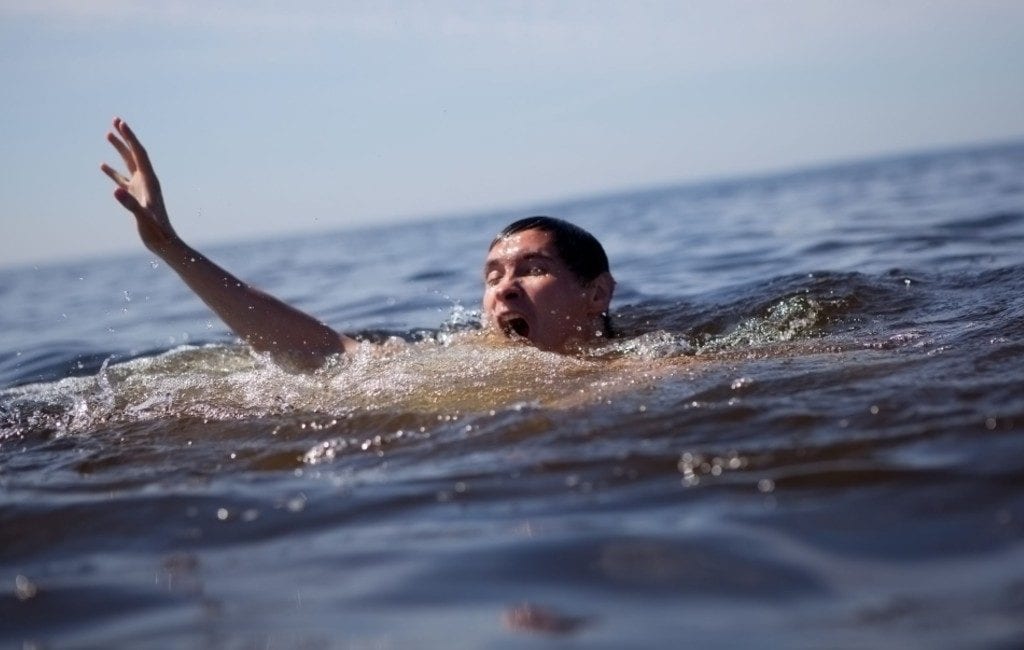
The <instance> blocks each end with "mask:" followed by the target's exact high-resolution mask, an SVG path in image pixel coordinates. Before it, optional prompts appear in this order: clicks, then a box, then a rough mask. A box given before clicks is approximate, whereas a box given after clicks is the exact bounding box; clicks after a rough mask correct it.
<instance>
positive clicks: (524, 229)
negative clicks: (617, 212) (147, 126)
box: [100, 118, 615, 369]
mask: <svg viewBox="0 0 1024 650" xmlns="http://www.w3.org/2000/svg"><path fill="white" fill-rule="evenodd" d="M107 140H108V141H109V142H110V144H111V145H113V147H114V149H116V150H117V152H118V153H119V154H120V156H121V159H122V160H123V161H124V164H125V166H126V167H127V174H122V173H121V172H119V171H117V170H116V169H114V168H113V167H111V166H110V165H108V164H106V163H104V164H102V165H101V166H100V168H101V169H102V170H103V172H104V173H105V174H106V175H107V176H109V177H110V178H111V180H113V181H114V184H115V185H116V186H117V188H116V189H115V190H114V198H116V199H117V200H118V202H120V203H121V205H123V206H124V207H125V208H126V209H127V210H128V211H129V212H131V213H132V214H133V215H135V221H136V224H137V225H138V228H139V236H140V237H141V238H142V243H143V244H145V246H146V248H148V249H149V250H150V251H152V252H153V253H154V254H155V255H157V256H158V257H159V258H160V259H162V260H163V261H164V262H165V263H166V264H167V265H168V266H169V267H171V268H172V269H174V271H175V272H176V273H177V274H178V275H179V276H181V279H182V280H184V281H185V283H186V284H187V285H188V286H189V288H191V289H192V291H194V292H195V293H196V295H198V296H199V297H200V298H201V299H202V300H203V302H205V303H206V304H207V305H208V306H209V307H210V309H212V310H213V311H214V312H216V314H217V315H218V316H220V318H221V319H222V320H223V321H224V322H225V323H226V324H227V325H228V327H230V328H231V329H232V331H234V332H235V334H237V335H238V336H240V337H241V338H242V339H243V340H244V341H245V342H246V343H248V344H249V345H251V346H252V347H253V348H254V349H256V350H258V351H260V352H267V353H269V354H270V355H271V356H272V357H273V358H274V359H275V361H278V362H281V363H284V364H285V365H288V366H298V367H301V368H304V369H316V368H318V367H320V366H321V365H323V363H324V362H325V361H326V360H327V359H328V358H330V357H331V356H333V355H336V354H340V353H352V352H354V351H355V350H356V349H357V348H358V347H359V346H360V343H359V341H357V340H355V339H354V338H352V337H350V336H346V335H345V334H341V333H339V332H336V331H334V330H333V329H331V328H330V327H328V326H327V325H324V324H323V323H321V322H320V321H319V320H317V319H316V318H314V317H312V316H310V315H309V314H306V313H305V312H302V311H300V310H298V309H296V308H295V307H292V306H291V305H288V304H286V303H284V302H282V301H280V300H278V299H277V298H275V297H273V296H271V295H269V294H267V293H264V292H262V291H260V290H259V289H256V288H254V287H251V286H249V285H248V284H246V283H244V282H242V281H241V280H239V279H237V278H236V277H235V276H233V275H232V274H230V273H228V272H227V271H225V270H224V269H223V268H221V267H220V266H218V265H217V264H215V263H214V262H213V261H211V260H210V259H209V258H207V257H206V256H205V255H203V254H201V253H200V252H198V251H197V250H195V249H194V248H192V247H191V246H189V245H188V244H186V243H185V242H184V241H183V240H182V239H181V238H180V237H178V235H177V233H176V232H175V231H174V228H173V227H172V226H171V221H170V218H169V217H168V214H167V208H166V206H165V205H164V199H163V194H162V193H161V191H160V182H159V181H158V180H157V176H156V172H155V171H154V170H153V165H152V163H151V162H150V159H149V155H148V154H147V153H146V149H145V148H144V147H143V146H142V144H141V143H140V142H139V139H138V138H137V137H136V135H135V133H134V132H133V131H132V130H131V128H129V127H128V124H127V123H126V122H125V121H124V120H122V119H120V118H115V119H114V125H113V130H112V131H110V132H109V133H107ZM614 290H615V280H614V279H613V278H612V275H611V272H610V271H609V268H608V257H607V255H606V254H605V252H604V248H603V247H602V246H601V244H600V242H598V241H597V239H596V238H595V237H594V236H593V235H591V234H590V233H588V232H587V231H586V230H584V229H582V228H580V227H578V226H575V225H573V224H571V223H568V222H566V221H562V220H561V219H554V218H551V217H528V218H526V219H521V220H519V221H516V222H514V223H512V224H510V225H509V226H507V227H506V228H505V229H504V230H502V231H501V232H500V233H499V234H498V235H497V237H495V238H494V240H493V241H492V242H491V245H490V248H489V249H488V252H487V259H486V260H485V261H484V295H483V310H482V314H483V325H484V328H485V329H486V330H487V331H489V332H491V333H493V334H495V335H497V336H500V337H503V338H506V339H510V340H519V341H524V342H528V343H529V344H531V345H533V346H535V347H537V348H539V349H541V350H545V351H550V352H558V353H562V354H572V353H574V352H577V351H580V350H582V349H584V348H585V347H586V346H587V345H588V344H589V343H592V342H593V341H595V340H597V339H600V338H602V337H606V336H608V335H609V334H610V333H611V331H610V324H609V319H608V306H609V304H610V302H611V299H612V293H613V292H614Z"/></svg>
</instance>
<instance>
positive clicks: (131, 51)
mask: <svg viewBox="0 0 1024 650" xmlns="http://www.w3.org/2000/svg"><path fill="white" fill-rule="evenodd" d="M1022 34H1024V2H1021V1H1020V0H1003V1H985V0H971V1H964V0H902V1H901V0H886V1H882V0H790V1H786V2H782V1H779V2H771V1H768V0H762V1H757V0H751V1H746V2H744V1H738V0H715V1H713V2H712V1H703V0H693V1H688V2H687V1H683V0H679V1H665V2H644V1H642V0H631V1H625V0H624V1H621V2H601V1H596V0H581V1H566V2H558V1H546V2H515V3H513V2H487V1H486V0H475V1H470V0H467V1H465V2H440V1H439V2H412V1H409V2H334V1H326V0H325V1H313V2H278V1H270V0H263V1H252V0H249V1H245V2H243V1H232V2H216V1H212V0H162V1H159V2H157V1H155V0H154V1H149V0H24V1H21V2H18V1H14V0H0V75H2V79H3V89H4V90H3V95H4V99H3V101H0V125H2V126H0V128H2V129H3V139H2V143H0V156H2V160H3V174H2V175H0V215H2V219H3V222H2V226H3V228H2V235H0V265H7V264H14V263H23V262H43V261H55V260H62V259H70V258H76V257H82V256H87V255H95V254H98V253H103V252H107V251H123V250H141V247H140V244H139V243H138V242H137V241H136V238H135V232H134V226H133V224H132V222H131V221H130V217H129V216H128V215H127V213H125V212H123V210H122V209H121V207H120V206H119V205H117V204H116V203H115V202H114V200H113V199H112V198H111V191H112V187H111V183H110V181H109V180H108V179H107V178H106V177H105V176H103V175H102V174H101V173H100V172H99V170H98V166H99V163H100V162H102V161H104V160H107V161H109V162H115V161H116V158H115V156H114V155H113V151H112V150H111V149H110V148H109V146H108V145H107V144H106V142H105V141H104V140H103V136H104V133H105V131H106V129H107V128H108V126H109V122H110V119H111V118H112V117H113V116H114V115H122V116H124V117H125V118H126V119H128V121H129V122H130V123H131V124H132V125H133V126H134V127H135V128H136V130H137V132H138V133H139V134H140V135H141V137H142V139H143V142H144V143H145V144H146V145H147V147H148V149H149V151H150V154H151V156H152V157H153V159H154V161H155V163H156V165H157V170H158V172H159V173H160V178H161V181H162V184H163V188H164V194H165V197H166V199H167V203H168V206H169V208H170V210H171V212H172V218H173V219H174V221H175V223H176V225H177V228H178V231H179V233H181V234H182V235H183V236H185V238H186V239H188V240H189V241H190V242H192V243H195V244H203V243H208V242H214V241H225V240H232V239H249V238H254V237H259V236H264V235H268V234H272V233H284V232H297V231H311V230H317V229H334V228H339V227H346V226H352V225H356V224H370V223H383V222H386V221H390V220H395V219H407V218H414V217H426V216H435V215H449V214H461V213H471V212H475V211H481V210H487V209H494V208H516V207H520V206H522V207H527V206H538V205H542V204H543V203H544V202H546V201H553V200H558V199H564V198H569V197H576V196H582V195H588V194H598V193H607V192H612V191H617V190H624V189H631V188H643V187H647V186H653V185H661V184H666V183H674V182H681V181H688V180H697V179H704V178H716V177H723V176H731V175H738V174H743V173H749V172H761V171H771V170H775V169H784V168H791V167H795V166H804V165H808V164H814V163H818V162H828V161H836V160H843V159H849V158H859V157H864V156H870V155H874V154H879V153H892V152H900V151H906V150H918V149H929V148H934V147H943V146H948V145H959V144H968V143H975V142H994V141H1002V140H1007V139H1021V138H1024V37H1022Z"/></svg>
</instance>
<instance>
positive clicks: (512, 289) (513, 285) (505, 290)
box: [495, 277, 522, 300]
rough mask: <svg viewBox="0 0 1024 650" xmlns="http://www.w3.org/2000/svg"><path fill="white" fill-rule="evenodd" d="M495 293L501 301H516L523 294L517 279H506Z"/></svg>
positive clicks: (500, 283) (499, 284)
mask: <svg viewBox="0 0 1024 650" xmlns="http://www.w3.org/2000/svg"><path fill="white" fill-rule="evenodd" d="M495 292H496V293H497V295H498V298H500V299H501V300H515V299H516V298H518V297H519V296H520V294H521V293H522V288H521V287H520V286H519V280H518V279H517V278H515V277H505V278H503V279H502V280H501V281H500V282H499V283H498V286H497V287H496V288H495Z"/></svg>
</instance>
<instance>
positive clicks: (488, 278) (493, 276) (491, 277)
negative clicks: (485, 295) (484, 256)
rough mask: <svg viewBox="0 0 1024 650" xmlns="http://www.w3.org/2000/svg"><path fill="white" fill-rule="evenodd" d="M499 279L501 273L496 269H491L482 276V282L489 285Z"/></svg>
mask: <svg viewBox="0 0 1024 650" xmlns="http://www.w3.org/2000/svg"><path fill="white" fill-rule="evenodd" d="M500 280H501V273H499V272H497V271H491V272H490V273H488V274H487V275H485V276H484V284H486V285H487V286H489V287H493V286H494V285H496V284H498V282H499V281H500Z"/></svg>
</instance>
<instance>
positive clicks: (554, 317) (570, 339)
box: [483, 230, 615, 353]
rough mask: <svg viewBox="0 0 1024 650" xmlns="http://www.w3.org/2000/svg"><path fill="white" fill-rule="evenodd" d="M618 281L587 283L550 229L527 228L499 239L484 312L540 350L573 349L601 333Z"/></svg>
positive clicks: (489, 263) (487, 270) (487, 269)
mask: <svg viewBox="0 0 1024 650" xmlns="http://www.w3.org/2000/svg"><path fill="white" fill-rule="evenodd" d="M614 288H615V281H614V280H613V279H612V276H611V274H609V273H602V274H601V275H600V276H598V277H597V278H595V279H594V280H592V281H591V282H588V283H583V282H581V281H580V280H579V278H577V277H576V275H575V274H574V273H573V272H572V271H571V270H570V269H569V267H568V266H567V265H566V263H565V262H564V261H562V259H561V257H559V255H558V252H557V251H556V249H555V246H554V243H553V239H552V235H551V233H548V232H544V231H541V230H524V231H522V232H518V233H515V234H513V235H510V236H508V237H505V238H504V239H502V240H500V241H499V242H498V243H497V244H495V245H494V247H493V248H491V250H490V252H489V253H488V254H487V260H486V261H485V262H484V298H483V312H484V317H485V318H486V320H487V323H488V325H489V326H490V327H492V328H495V329H497V330H499V331H501V332H502V333H504V334H505V335H506V336H515V337H519V338H522V339H526V340H528V341H529V342H530V343H531V344H533V345H534V346H536V347H538V348H540V349H541V350H546V351H549V352H561V353H572V352H576V351H578V350H579V348H580V347H581V346H583V345H584V344H586V343H587V342H589V341H591V340H593V339H595V338H597V337H599V336H601V333H602V330H603V322H602V317H603V314H604V313H605V312H607V311H608V305H609V303H610V302H611V299H612V292H613V290H614Z"/></svg>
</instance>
